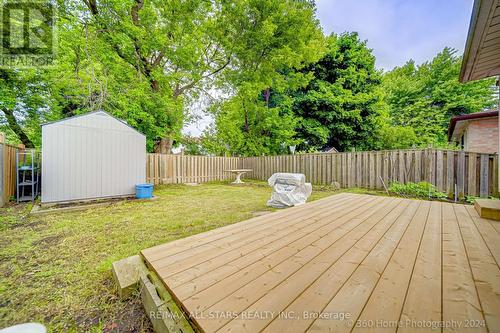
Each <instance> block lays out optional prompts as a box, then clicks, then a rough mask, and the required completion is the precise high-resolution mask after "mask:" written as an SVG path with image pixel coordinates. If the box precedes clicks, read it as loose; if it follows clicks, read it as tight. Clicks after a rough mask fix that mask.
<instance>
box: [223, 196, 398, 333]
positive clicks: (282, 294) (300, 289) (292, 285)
mask: <svg viewBox="0 0 500 333" xmlns="http://www.w3.org/2000/svg"><path fill="white" fill-rule="evenodd" d="M387 203H390V204H388V205H386V206H384V207H383V208H381V209H379V210H378V211H377V212H376V214H373V215H372V216H370V217H369V218H368V219H366V220H365V221H364V222H363V227H366V225H370V226H371V228H369V229H368V230H366V229H364V231H365V232H364V233H361V234H360V233H356V232H352V234H353V237H355V239H351V238H350V237H344V238H343V239H342V240H341V241H340V242H339V243H338V244H337V248H341V249H342V248H343V245H342V244H341V243H342V242H343V243H345V245H344V247H348V246H350V245H351V244H353V240H354V241H355V242H354V244H356V245H355V246H351V247H349V249H348V250H347V251H345V252H342V251H336V252H333V249H328V250H326V251H324V252H323V253H321V254H320V255H319V256H317V257H316V258H314V259H313V260H311V261H309V262H308V263H306V264H305V265H304V266H303V267H302V268H301V269H300V270H298V271H297V272H295V273H294V274H292V275H291V276H290V277H288V278H287V279H286V280H284V281H283V282H282V283H281V284H279V285H278V286H277V287H275V288H273V289H272V290H271V291H270V292H269V293H268V294H267V295H266V297H265V298H261V299H260V300H258V301H257V302H255V303H253V304H252V305H251V306H250V307H248V308H247V309H245V311H250V312H254V311H269V312H271V313H275V314H278V313H291V312H293V313H297V314H299V313H300V311H297V312H295V311H294V309H291V310H288V309H287V310H285V308H286V307H287V305H288V304H290V303H291V302H293V301H294V300H295V301H297V299H296V296H297V295H299V296H302V297H303V295H304V293H307V294H308V296H310V295H311V294H314V295H318V294H319V295H322V294H323V293H325V292H326V293H328V292H330V290H331V289H326V288H321V289H319V288H318V287H320V286H321V285H320V284H316V285H315V286H314V287H313V286H312V284H315V282H316V281H317V279H318V277H320V279H322V281H323V282H327V279H325V278H323V276H324V275H325V274H329V273H331V270H332V266H334V265H336V264H337V263H338V262H339V261H342V262H345V261H343V258H344V257H345V256H348V257H350V259H354V260H355V259H358V260H361V258H362V257H363V256H364V255H366V254H365V251H363V250H360V249H359V248H358V247H359V246H360V245H361V246H364V247H366V248H370V247H373V246H374V245H375V243H376V242H375V241H374V239H380V238H381V237H382V235H383V233H384V231H385V230H387V229H388V228H389V227H390V226H391V225H392V223H394V221H395V220H396V218H397V214H392V216H391V218H388V219H387V220H386V219H385V218H386V216H387V215H388V214H389V213H391V212H392V210H394V209H395V208H396V207H397V206H401V202H399V203H398V202H397V201H392V202H389V201H387V202H386V204H387ZM396 210H397V209H396ZM381 221H383V222H381ZM379 222H381V223H380V227H379V224H378V223H379ZM365 238H366V239H368V241H365ZM349 261H350V260H349ZM336 267H338V266H336ZM330 277H331V276H330ZM308 286H311V287H310V288H308ZM312 289H314V293H313V292H312ZM304 290H305V291H304ZM303 301H304V298H302V299H301V302H300V304H299V307H300V308H302V309H303V308H304V303H303ZM308 301H312V300H311V299H310V298H309V299H308ZM315 301H317V300H315ZM296 304H297V303H296ZM284 310H285V311H284ZM283 311H284V312H283ZM311 311H312V310H311ZM273 319H274V318H272V317H269V318H262V319H261V320H255V321H245V320H244V319H243V318H242V317H241V316H239V317H238V318H236V319H235V320H232V321H231V322H229V323H228V324H226V325H225V326H224V327H223V328H222V329H221V331H222V332H229V331H232V332H240V331H243V330H246V331H249V332H259V331H261V330H262V329H264V328H265V327H266V325H267V324H268V323H271V321H272V320H273ZM273 324H274V325H271V326H269V327H267V328H266V331H269V332H284V331H286V332H289V331H302V332H303V331H305V328H306V327H307V326H306V325H307V323H306V322H304V321H302V320H301V322H300V323H298V324H299V325H300V326H301V327H296V326H295V322H294V325H290V323H288V327H287V325H286V324H285V323H281V326H280V327H277V325H279V322H274V323H273ZM304 326H305V327H304Z"/></svg>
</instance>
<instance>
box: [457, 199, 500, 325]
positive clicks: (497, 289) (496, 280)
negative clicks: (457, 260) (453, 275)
mask: <svg viewBox="0 0 500 333" xmlns="http://www.w3.org/2000/svg"><path fill="white" fill-rule="evenodd" d="M453 208H454V209H455V214H456V216H457V220H458V226H459V228H460V233H461V235H462V239H463V242H464V246H465V250H466V253H467V258H468V259H469V265H470V268H471V270H472V276H473V279H474V283H475V286H476V291H477V294H478V296H479V301H480V303H481V309H482V311H483V314H484V319H485V320H486V323H483V322H481V323H480V324H478V326H483V325H484V324H486V325H487V326H488V327H489V328H490V331H493V330H495V329H496V328H500V316H499V314H500V268H499V267H498V265H497V263H496V262H495V259H494V258H493V256H492V254H491V252H490V250H489V249H488V247H487V246H486V244H485V243H484V241H483V239H482V238H481V235H480V234H479V231H478V230H477V229H476V227H475V225H474V222H473V221H472V219H471V217H470V215H469V213H468V212H467V210H466V209H465V207H464V206H463V205H454V206H453Z"/></svg>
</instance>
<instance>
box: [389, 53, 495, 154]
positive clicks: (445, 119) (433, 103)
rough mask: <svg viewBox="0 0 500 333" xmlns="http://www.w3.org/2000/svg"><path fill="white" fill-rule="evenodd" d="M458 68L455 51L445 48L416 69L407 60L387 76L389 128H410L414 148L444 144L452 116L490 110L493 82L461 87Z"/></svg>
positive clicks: (492, 100) (411, 62) (459, 65)
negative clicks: (415, 146) (414, 137)
mask: <svg viewBox="0 0 500 333" xmlns="http://www.w3.org/2000/svg"><path fill="white" fill-rule="evenodd" d="M460 67H461V58H460V57H459V56H457V55H456V51H455V50H453V49H451V48H445V49H444V50H443V51H442V52H440V53H439V54H438V55H437V56H436V57H434V59H432V60H431V61H430V62H426V63H424V64H422V65H420V66H416V65H415V63H414V62H413V61H411V60H410V61H408V62H407V63H406V64H405V65H404V66H402V67H397V68H395V69H393V70H392V71H390V72H388V73H386V74H385V75H384V79H383V87H384V91H385V93H386V100H387V102H388V104H389V116H390V121H391V125H393V126H403V127H410V128H413V130H414V131H415V134H416V141H415V142H414V144H416V145H427V144H444V143H446V140H447V137H446V133H447V129H448V124H449V121H450V118H451V117H453V116H456V115H461V114H468V113H473V112H479V111H482V110H484V109H486V108H490V107H492V106H493V105H494V104H495V98H494V95H493V89H494V80H493V79H486V80H480V81H474V82H469V83H466V84H462V83H460V82H459V81H458V77H459V73H460Z"/></svg>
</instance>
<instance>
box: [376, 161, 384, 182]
mask: <svg viewBox="0 0 500 333" xmlns="http://www.w3.org/2000/svg"><path fill="white" fill-rule="evenodd" d="M375 163H376V171H375V181H376V183H375V187H376V188H377V189H383V188H384V187H383V185H382V181H381V179H382V153H380V152H377V153H376V158H375Z"/></svg>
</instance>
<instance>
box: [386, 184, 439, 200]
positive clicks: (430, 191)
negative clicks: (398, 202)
mask: <svg viewBox="0 0 500 333" xmlns="http://www.w3.org/2000/svg"><path fill="white" fill-rule="evenodd" d="M389 192H391V193H394V194H396V195H400V196H403V197H411V198H434V199H446V198H447V195H446V193H444V192H440V191H438V190H437V188H436V187H435V186H434V185H432V184H431V183H427V182H420V183H407V184H402V183H399V182H393V183H391V186H390V187H389Z"/></svg>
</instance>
